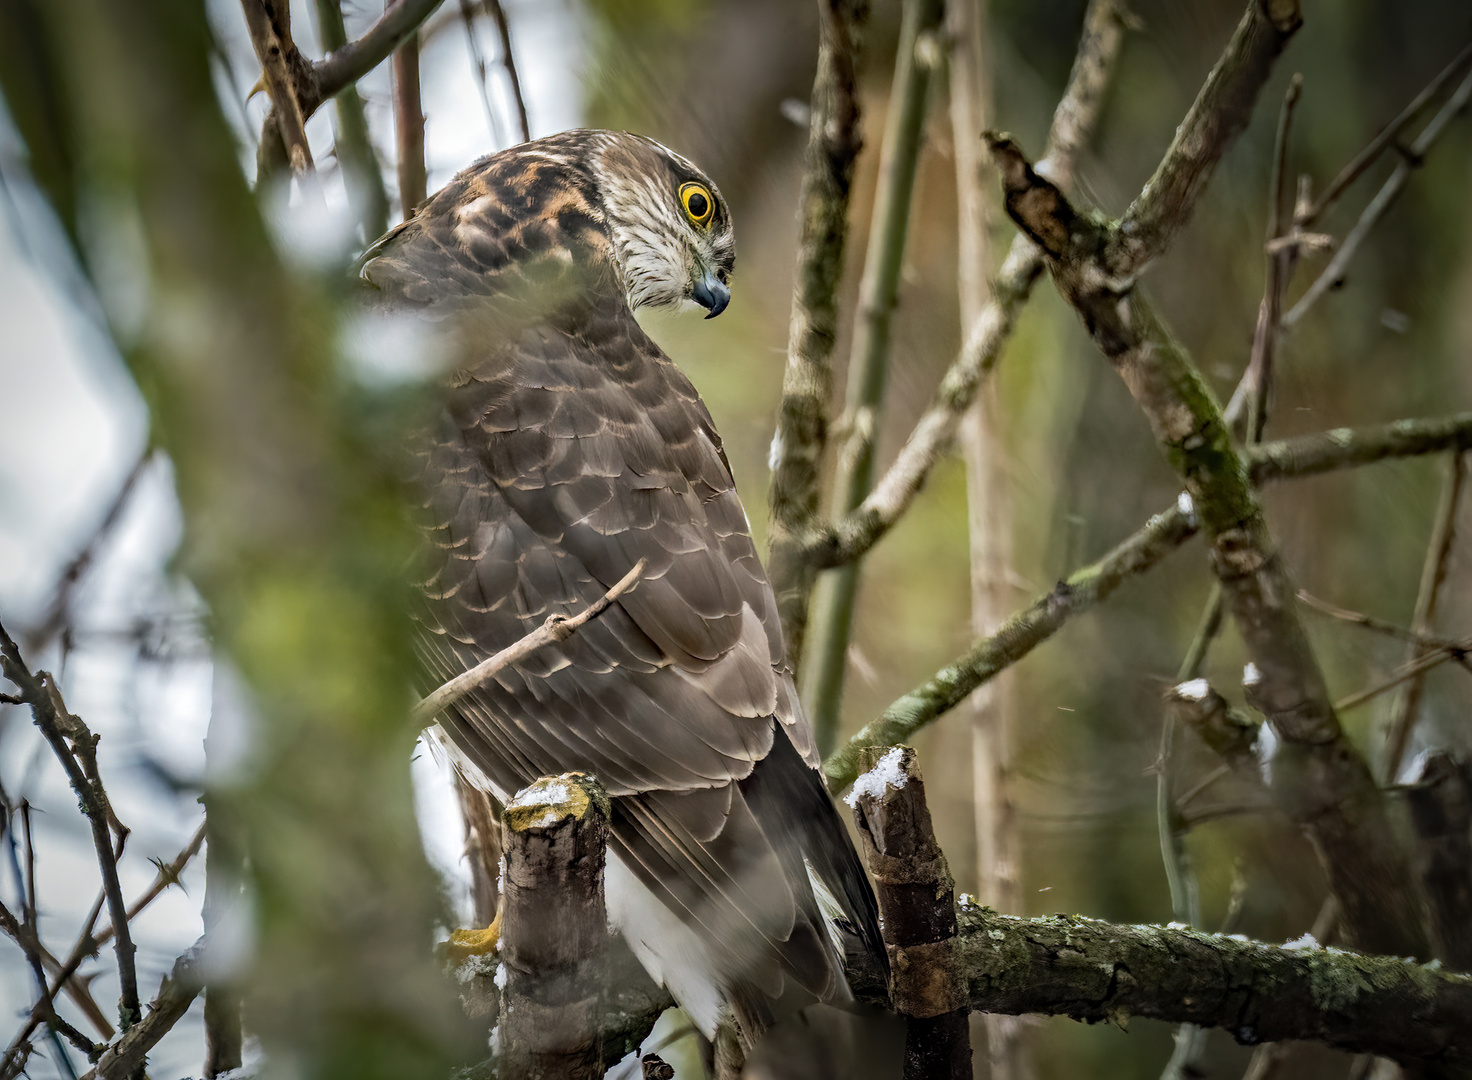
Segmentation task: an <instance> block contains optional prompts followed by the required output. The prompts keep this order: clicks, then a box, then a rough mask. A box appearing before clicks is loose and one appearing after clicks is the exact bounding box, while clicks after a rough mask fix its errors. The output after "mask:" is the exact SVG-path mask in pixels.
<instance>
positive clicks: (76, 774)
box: [0, 626, 141, 1031]
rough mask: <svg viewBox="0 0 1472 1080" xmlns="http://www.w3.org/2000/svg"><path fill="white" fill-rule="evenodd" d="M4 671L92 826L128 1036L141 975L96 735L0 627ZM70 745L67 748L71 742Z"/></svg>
mask: <svg viewBox="0 0 1472 1080" xmlns="http://www.w3.org/2000/svg"><path fill="white" fill-rule="evenodd" d="M0 671H3V673H4V675H5V677H6V678H7V679H9V680H10V681H11V682H13V683H14V684H15V685H16V686H17V687H19V688H20V694H19V699H20V700H21V701H23V702H24V703H25V704H27V705H29V706H30V709H31V716H32V717H33V718H34V720H35V722H36V726H37V727H38V728H39V729H40V730H41V734H42V735H43V736H44V737H45V738H46V741H47V742H48V743H49V744H50V745H51V748H52V750H53V751H54V752H55V754H56V757H57V759H58V760H59V761H60V762H61V766H62V768H63V769H64V770H65V771H66V774H67V779H68V780H69V781H70V782H71V785H72V790H73V791H75V792H76V794H77V799H78V801H79V803H80V805H81V809H82V813H83V814H85V815H86V817H87V820H88V823H89V824H90V825H91V826H92V842H93V846H94V847H95V848H96V851H97V863H98V868H99V869H100V870H101V873H102V883H103V888H104V890H105V891H106V893H107V904H108V909H109V911H110V912H111V913H112V921H113V925H114V926H115V927H116V928H117V941H116V942H115V943H114V946H113V948H114V951H115V952H116V954H117V961H118V982H119V984H120V986H121V996H120V999H119V1003H118V1011H119V1018H120V1019H119V1027H121V1028H122V1030H123V1031H127V1030H128V1028H129V1027H130V1026H132V1025H133V1024H134V1023H135V1022H136V1021H137V1020H138V1019H139V1017H140V1015H141V1013H140V1010H139V1004H138V974H137V970H136V969H135V967H134V963H133V953H134V951H135V949H134V945H133V939H132V937H131V935H130V934H129V933H128V919H127V908H126V907H125V905H124V903H123V890H122V886H121V885H120V884H119V882H118V868H117V859H116V857H115V856H114V854H113V849H112V843H111V840H110V837H109V832H108V830H109V826H110V824H112V823H113V822H115V821H116V818H115V817H114V815H113V814H112V808H111V806H110V805H109V803H108V800H107V793H106V791H105V790H104V789H103V787H102V780H101V777H100V776H99V774H98V771H97V738H98V737H97V736H96V735H93V734H92V733H91V732H90V731H88V730H87V725H86V724H84V723H83V722H82V721H81V720H80V719H79V718H78V717H76V716H73V715H72V714H71V713H69V712H67V710H66V705H65V704H64V703H63V701H62V699H61V692H60V691H59V690H58V689H57V687H56V684H55V682H53V681H52V679H51V677H50V676H49V675H47V674H46V673H45V672H44V671H43V672H38V673H35V674H32V672H31V670H30V668H28V667H26V665H25V662H24V661H23V660H22V658H21V654H20V649H19V648H18V647H17V646H16V644H15V641H14V640H12V638H11V637H10V635H9V634H8V633H6V632H5V628H4V627H3V626H0ZM68 742H70V744H71V746H70V747H68V745H67V743H68Z"/></svg>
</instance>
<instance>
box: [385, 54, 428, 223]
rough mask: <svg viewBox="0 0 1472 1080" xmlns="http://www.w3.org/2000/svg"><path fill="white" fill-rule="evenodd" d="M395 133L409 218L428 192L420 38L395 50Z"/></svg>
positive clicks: (402, 207) (402, 202)
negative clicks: (420, 79) (421, 92)
mask: <svg viewBox="0 0 1472 1080" xmlns="http://www.w3.org/2000/svg"><path fill="white" fill-rule="evenodd" d="M393 75H394V77H393V87H394V134H395V138H396V139H397V140H398V147H399V168H398V172H399V214H400V216H401V217H402V218H403V219H404V220H405V221H407V220H408V219H409V218H410V217H412V216H413V214H414V210H415V209H416V208H417V207H418V206H419V204H420V203H422V202H423V201H424V199H425V196H426V195H428V190H427V188H428V183H429V180H428V175H427V172H426V170H425V165H424V107H423V105H422V103H421V101H420V95H419V89H420V88H419V38H418V36H417V35H414V36H411V37H409V38H408V39H407V40H406V41H405V42H404V43H403V44H402V45H400V46H399V47H398V49H397V50H396V51H395V52H394V59H393Z"/></svg>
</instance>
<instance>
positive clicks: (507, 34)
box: [485, 0, 532, 142]
mask: <svg viewBox="0 0 1472 1080" xmlns="http://www.w3.org/2000/svg"><path fill="white" fill-rule="evenodd" d="M485 8H486V11H487V12H488V13H489V14H490V16H491V22H493V23H495V24H496V34H497V36H499V37H500V39H501V66H502V67H503V68H505V69H506V81H507V82H508V83H510V84H511V103H512V104H513V105H514V106H516V126H517V131H518V132H520V134H521V141H522V142H526V141H527V140H528V139H530V138H531V137H532V128H531V124H530V123H529V122H528V121H527V115H526V98H525V97H524V96H523V95H522V92H521V76H520V75H518V74H517V72H516V54H515V53H513V52H512V51H511V26H510V24H508V23H507V21H506V10H505V8H503V7H502V6H501V0H485Z"/></svg>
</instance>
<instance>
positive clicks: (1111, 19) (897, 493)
mask: <svg viewBox="0 0 1472 1080" xmlns="http://www.w3.org/2000/svg"><path fill="white" fill-rule="evenodd" d="M1123 39H1124V22H1123V16H1122V15H1121V12H1120V9H1119V5H1118V4H1117V3H1116V2H1115V0H1094V2H1093V3H1092V4H1090V6H1089V10H1088V12H1087V13H1086V14H1085V16H1084V28H1083V33H1082V35H1081V36H1080V38H1079V46H1078V54H1077V56H1076V57H1075V58H1074V62H1073V72H1072V74H1071V75H1070V76H1069V80H1068V87H1067V89H1066V90H1065V91H1064V93H1063V97H1062V99H1061V100H1060V101H1059V102H1058V108H1057V109H1056V110H1054V112H1053V125H1052V129H1051V131H1050V132H1049V135H1048V151H1047V153H1048V158H1047V161H1048V175H1049V176H1051V177H1053V178H1054V180H1055V182H1056V183H1058V185H1059V186H1060V187H1062V188H1063V189H1064V190H1067V189H1068V187H1069V186H1070V182H1071V180H1072V177H1073V171H1074V168H1075V166H1076V164H1077V158H1078V154H1079V152H1080V151H1081V150H1082V149H1083V147H1084V146H1085V145H1086V144H1087V142H1088V139H1089V137H1090V135H1091V134H1092V133H1093V130H1094V123H1095V121H1096V119H1097V118H1098V115H1099V107H1100V104H1101V103H1102V101H1103V97H1104V91H1105V89H1106V88H1107V87H1108V84H1109V74H1110V71H1111V70H1112V69H1113V66H1114V60H1115V57H1117V56H1118V55H1119V47H1120V44H1121V42H1122V41H1123ZM1042 270H1043V256H1042V252H1041V251H1040V250H1039V249H1038V246H1037V245H1036V244H1034V243H1033V242H1032V241H1031V240H1029V239H1028V238H1027V237H1025V236H1019V237H1017V238H1016V239H1015V240H1013V242H1012V247H1011V249H1010V250H1009V251H1008V253H1007V259H1006V261H1005V262H1004V263H1003V264H1002V268H1001V271H1000V272H999V273H998V275H997V278H996V280H995V281H994V282H993V284H992V290H991V293H992V295H991V298H990V300H989V301H988V303H987V305H986V306H985V308H983V309H982V311H981V313H980V314H979V315H978V316H977V318H976V321H975V322H974V323H973V325H972V330H971V332H970V333H969V334H968V336H967V340H966V343H965V345H964V346H963V347H962V349H961V353H960V355H959V356H957V357H956V359H955V360H954V361H953V362H952V364H951V366H950V368H949V369H947V371H946V374H945V376H944V378H942V380H941V384H940V388H939V389H938V390H937V391H936V395H935V401H934V402H933V403H932V404H931V406H930V407H929V408H928V409H927V410H926V411H925V413H924V415H922V416H921V417H920V419H919V421H918V422H917V423H916V424H915V428H914V430H913V431H912V432H911V433H910V436H909V438H908V439H907V440H906V441H905V445H904V447H903V448H902V449H901V450H900V452H899V455H898V456H897V457H896V458H895V460H894V462H893V463H892V464H891V465H890V467H889V468H888V469H887V470H885V473H884V475H883V476H882V477H881V478H880V480H879V482H878V483H877V484H876V485H875V486H874V490H873V491H872V492H870V493H869V495H868V496H867V497H866V498H865V499H864V501H863V502H862V503H861V504H860V505H859V506H858V507H857V508H856V509H855V510H853V511H852V512H851V513H848V514H845V515H844V516H843V518H842V519H841V520H839V521H838V522H837V524H835V525H834V526H833V527H831V528H823V529H813V530H811V531H810V532H809V534H808V537H807V540H806V543H805V545H804V549H803V550H804V557H805V558H806V559H807V560H808V562H809V563H810V564H811V565H813V566H815V567H817V568H819V569H827V568H829V567H834V566H841V565H843V564H844V563H848V562H852V561H853V560H855V559H858V558H860V557H861V556H863V555H864V554H866V553H867V552H868V550H869V549H870V548H871V547H873V546H874V545H875V544H876V543H878V542H879V540H880V539H881V538H882V537H883V536H884V535H885V534H886V533H888V532H889V530H890V529H891V528H892V527H893V526H894V524H895V523H896V522H897V521H899V519H900V517H902V516H903V515H904V513H905V511H906V510H908V509H909V507H910V504H911V503H912V502H913V501H914V500H915V496H916V495H918V494H919V493H920V489H921V488H922V487H923V486H924V484H925V481H926V479H927V478H928V477H929V476H930V471H931V469H932V468H934V466H935V463H936V462H937V461H939V460H940V459H941V457H942V455H944V454H945V453H946V451H948V450H949V449H950V447H951V444H952V443H953V442H954V440H955V437H956V431H957V429H958V428H959V426H960V423H961V417H962V416H964V415H965V413H966V410H967V409H969V408H970V407H971V404H972V402H974V401H975V400H976V396H977V394H978V393H979V392H980V390H981V387H982V385H983V384H984V382H985V381H986V378H987V376H988V375H990V373H991V371H992V369H993V368H994V367H995V366H996V363H997V360H998V358H999V357H1000V356H1001V352H1002V347H1003V346H1004V345H1005V344H1006V343H1007V341H1008V340H1009V339H1010V338H1011V336H1012V329H1013V327H1014V326H1015V325H1016V322H1017V316H1018V314H1019V313H1020V312H1021V310H1022V307H1023V305H1024V304H1026V303H1027V300H1028V298H1029V297H1030V296H1031V295H1032V286H1033V283H1034V282H1035V281H1036V280H1037V278H1038V275H1039V274H1041V273H1042Z"/></svg>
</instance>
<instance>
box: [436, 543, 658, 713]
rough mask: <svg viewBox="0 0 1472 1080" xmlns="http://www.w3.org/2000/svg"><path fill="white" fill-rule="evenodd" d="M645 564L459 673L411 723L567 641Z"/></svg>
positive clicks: (627, 586)
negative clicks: (587, 601) (579, 607)
mask: <svg viewBox="0 0 1472 1080" xmlns="http://www.w3.org/2000/svg"><path fill="white" fill-rule="evenodd" d="M648 564H649V560H648V559H640V560H639V561H638V562H636V563H635V564H634V566H633V569H631V570H630V571H629V572H628V573H627V574H625V575H624V576H623V577H621V578H619V580H618V581H617V582H616V583H615V584H614V586H613V588H611V589H609V590H608V591H607V592H606V593H604V594H603V595H602V597H600V598H599V599H597V600H595V601H594V602H593V603H591V604H589V605H588V606H587V608H586V609H584V610H583V611H580V612H579V613H578V614H576V615H572V616H567V615H548V616H547V621H546V622H544V623H543V624H542V625H541V626H539V627H537V628H536V629H535V630H533V631H532V632H531V633H529V634H527V635H526V636H525V637H523V638H521V639H520V640H519V641H514V642H512V643H511V644H510V645H508V646H506V648H504V649H502V650H501V651H500V652H498V653H496V654H495V655H493V656H489V657H487V658H486V659H484V660H482V661H481V662H480V663H479V664H476V665H475V667H473V668H471V669H470V670H469V671H462V672H461V673H460V674H459V675H456V676H455V677H454V678H453V679H451V680H450V681H449V682H447V683H445V684H444V685H443V686H441V687H439V689H437V690H434V691H432V692H431V693H429V694H428V695H426V696H425V698H424V700H423V701H421V702H419V704H417V705H415V706H414V712H413V717H414V723H415V724H417V725H419V726H420V727H423V726H425V725H426V724H428V723H430V722H431V721H433V720H434V718H435V717H436V716H438V715H439V714H440V713H442V712H444V711H445V710H446V709H448V708H449V707H450V706H451V705H453V704H455V702H457V701H459V700H460V699H461V698H463V697H464V696H465V695H466V694H469V693H471V692H472V691H474V690H475V689H476V688H477V687H481V686H484V685H485V684H486V683H488V682H490V681H491V680H492V679H493V678H495V677H496V673H497V672H499V671H501V670H503V669H505V668H507V667H510V666H511V665H512V664H514V663H516V662H517V661H519V660H522V659H524V658H525V657H527V656H530V655H531V654H532V653H534V652H536V651H537V650H538V649H540V648H542V647H543V646H544V645H555V644H556V643H557V642H559V641H566V640H567V639H568V638H570V637H572V635H573V634H574V633H576V632H577V631H578V630H579V629H581V628H582V627H583V626H585V625H586V624H587V623H589V622H591V621H592V620H594V619H596V618H598V616H600V615H602V614H603V613H604V612H605V611H607V610H608V609H609V608H610V607H611V606H612V605H613V603H614V602H615V601H616V600H618V598H619V597H620V596H623V595H624V594H625V593H626V592H628V591H629V590H630V589H632V588H633V587H634V586H635V585H636V584H638V581H639V578H640V576H641V575H642V574H643V573H644V568H645V567H646V566H647V565H648Z"/></svg>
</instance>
